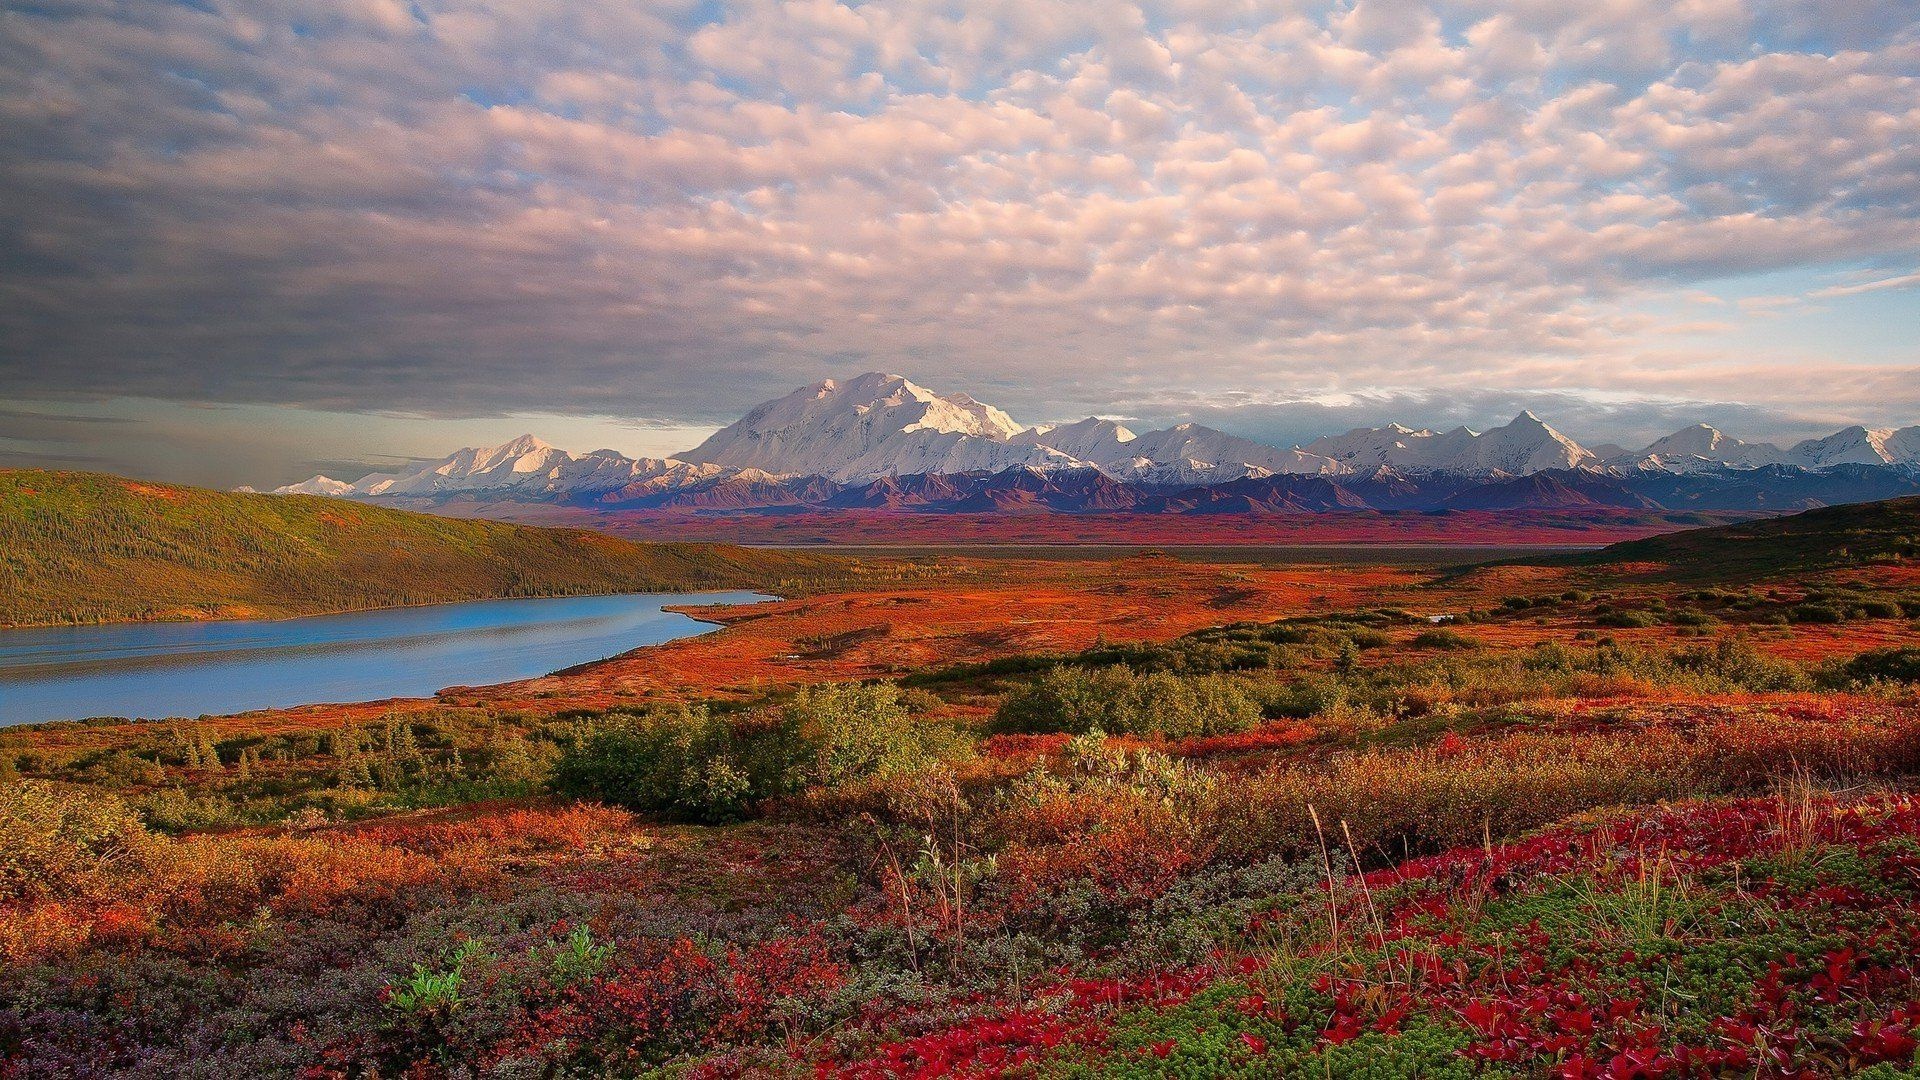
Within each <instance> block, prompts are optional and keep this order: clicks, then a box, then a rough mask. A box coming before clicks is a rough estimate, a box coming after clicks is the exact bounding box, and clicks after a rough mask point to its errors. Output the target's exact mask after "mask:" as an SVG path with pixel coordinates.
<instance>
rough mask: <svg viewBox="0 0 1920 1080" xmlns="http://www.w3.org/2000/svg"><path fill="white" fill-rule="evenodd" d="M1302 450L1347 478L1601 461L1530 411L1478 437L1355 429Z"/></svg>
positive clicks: (1529, 469) (1397, 428) (1517, 472)
mask: <svg viewBox="0 0 1920 1080" xmlns="http://www.w3.org/2000/svg"><path fill="white" fill-rule="evenodd" d="M1301 450H1303V451H1304V452H1306V453H1308V454H1314V455H1318V456H1320V457H1324V458H1328V459H1330V460H1332V461H1334V462H1336V463H1338V465H1339V466H1340V471H1342V472H1348V473H1371V472H1375V471H1377V470H1379V469H1383V468H1384V469H1391V470H1393V471H1395V472H1398V473H1403V474H1407V475H1417V474H1420V473H1460V474H1463V475H1468V476H1490V475H1493V474H1496V473H1501V474H1506V475H1509V476H1524V475H1526V474H1528V473H1536V472H1541V471H1543V470H1546V469H1577V468H1580V467H1581V466H1583V465H1588V464H1592V463H1594V462H1595V461H1596V460H1597V459H1596V458H1595V457H1594V456H1593V454H1591V453H1589V452H1588V451H1587V450H1586V449H1585V448H1584V447H1582V446H1581V445H1580V444H1579V443H1576V442H1574V441H1573V440H1572V439H1569V438H1567V437H1566V436H1565V435H1562V434H1561V433H1560V432H1558V431H1555V430H1554V429H1553V428H1552V427H1550V426H1549V425H1547V424H1546V423H1545V422H1544V421H1542V420H1541V419H1540V418H1539V417H1537V416H1535V415H1533V413H1531V412H1523V413H1521V414H1520V415H1519V416H1516V417H1514V418H1513V420H1512V421H1511V422H1510V423H1508V424H1506V425H1505V426H1503V427H1497V428H1491V429H1489V430H1487V431H1485V432H1476V431H1473V430H1471V429H1469V428H1464V427H1459V428H1454V429H1453V430H1452V431H1443V432H1434V431H1428V430H1426V429H1424V428H1421V429H1417V430H1416V429H1414V428H1409V427H1403V426H1401V425H1399V424H1389V425H1387V426H1386V427H1383V428H1356V429H1354V430H1353V431H1349V432H1347V433H1346V434H1344V435H1329V436H1325V437H1323V438H1319V439H1315V440H1314V441H1312V442H1310V443H1308V444H1307V445H1306V446H1304V447H1301Z"/></svg>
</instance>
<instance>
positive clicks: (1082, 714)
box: [994, 667, 1260, 738]
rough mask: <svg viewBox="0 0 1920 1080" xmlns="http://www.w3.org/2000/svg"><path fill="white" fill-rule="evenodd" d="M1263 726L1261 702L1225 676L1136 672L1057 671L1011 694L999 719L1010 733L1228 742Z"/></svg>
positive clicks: (998, 724) (1119, 669) (1001, 727)
mask: <svg viewBox="0 0 1920 1080" xmlns="http://www.w3.org/2000/svg"><path fill="white" fill-rule="evenodd" d="M1259 722H1260V704H1259V701H1258V700H1257V699H1256V698H1255V697H1254V695H1253V694H1252V693H1250V692H1249V690H1248V688H1247V686H1246V685H1245V684H1244V683H1242V682H1241V681H1239V680H1237V679H1233V678H1231V677H1228V676H1224V675H1189V676H1181V675H1174V674H1171V673H1168V672H1163V671H1156V672H1149V673H1147V674H1144V675H1141V674H1137V673H1135V672H1134V671H1133V670H1132V669H1131V668H1124V667H1114V668H1097V669H1089V668H1078V667H1061V668H1054V669H1053V670H1051V671H1048V672H1046V673H1044V674H1042V675H1041V676H1040V678H1039V679H1037V680H1035V681H1034V682H1032V683H1029V684H1028V685H1027V686H1025V687H1022V688H1021V689H1019V690H1016V691H1015V692H1013V693H1011V694H1009V695H1007V697H1006V699H1005V700H1004V701H1003V702H1002V703H1001V705H1000V709H999V712H998V713H997V714H996V715H995V717H994V724H995V727H996V728H998V729H999V730H1001V731H1010V732H1027V733H1039V732H1067V733H1070V734H1075V735H1083V734H1086V733H1087V732H1090V731H1104V732H1106V733H1108V734H1111V735H1152V734H1157V735H1165V736H1168V737H1171V738H1181V737H1185V736H1189V735H1224V734H1230V733H1233V732H1239V731H1248V730H1251V729H1252V728H1253V727H1254V726H1255V725H1257V724H1258V723H1259Z"/></svg>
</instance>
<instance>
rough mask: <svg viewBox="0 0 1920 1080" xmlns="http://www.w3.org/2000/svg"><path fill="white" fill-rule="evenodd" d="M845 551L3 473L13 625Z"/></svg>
mask: <svg viewBox="0 0 1920 1080" xmlns="http://www.w3.org/2000/svg"><path fill="white" fill-rule="evenodd" d="M839 562H840V561H839V560H836V559H833V558H831V557H825V556H814V555H795V554H786V553H781V552H769V551H758V550H754V549H749V548H740V547H732V546H727V545H719V544H653V543H645V544H643V543H633V542H630V541H625V540H619V539H615V538H613V537H609V536H604V535H601V534H599V533H592V532H585V531H580V530H573V529H543V528H534V527H531V526H525V525H506V524H501V523H497V522H487V521H470V520H459V519H454V518H443V517H435V516H432V515H429V514H416V513H410V512H407V511H403V510H389V509H383V508H379V507H372V506H362V505H358V504H354V503H348V502H344V501H340V500H336V499H323V498H315V497H310V496H269V495H236V494H229V493H225V492H218V491H207V490H203V489H199V488H188V487H173V486H169V485H162V484H149V483H142V482H137V481H132V480H125V479H122V478H119V477H114V476H104V475H99V474H94V473H69V472H39V471H0V625H34V624H45V623H62V622H106V621H117V620H135V619H163V618H181V617H187V618H197V617H239V616H250V615H268V616H284V615H302V614H313V613H316V612H323V611H345V610H353V609H359V608H370V607H391V606H398V605H405V604H426V603H441V602H448V601H455V600H472V599H481V598H491V597H508V596H562V595H574V594H582V593H609V592H646V591H655V592H658V591H681V590H688V589H707V588H732V587H748V586H752V587H761V588H770V587H777V586H780V585H781V584H783V583H791V582H796V581H802V580H805V579H808V578H810V577H814V576H818V575H823V574H831V573H832V572H833V570H834V568H835V567H836V566H838V565H839Z"/></svg>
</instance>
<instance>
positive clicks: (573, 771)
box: [551, 684, 959, 822]
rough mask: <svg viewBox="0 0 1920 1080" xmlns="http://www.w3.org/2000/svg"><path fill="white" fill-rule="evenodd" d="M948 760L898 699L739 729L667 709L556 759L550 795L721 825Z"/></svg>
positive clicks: (698, 710)
mask: <svg viewBox="0 0 1920 1080" xmlns="http://www.w3.org/2000/svg"><path fill="white" fill-rule="evenodd" d="M957 752H959V742H958V739H957V738H956V736H955V734H954V733H953V732H952V731H951V730H950V729H947V728H945V727H942V726H939V725H933V724H929V723H927V722H925V721H922V720H919V719H916V718H915V717H914V716H913V715H912V713H911V712H910V710H909V709H908V708H907V706H906V704H904V703H903V701H902V699H901V693H900V689H899V688H898V687H896V686H893V685H892V684H880V685H875V686H859V685H828V686H820V687H813V688H809V689H805V690H802V691H801V692H800V693H799V694H798V695H797V696H796V697H795V698H794V699H793V700H792V701H791V702H790V703H789V704H787V705H786V706H785V707H784V708H781V709H779V710H776V711H762V712H758V713H753V714H749V715H746V716H742V717H737V718H734V717H726V716H721V715H716V714H715V713H713V712H711V711H709V710H708V709H706V708H704V707H699V706H694V707H687V706H676V707H673V708H668V709H660V710H656V711H653V712H649V713H645V714H642V715H639V716H634V717H620V718H615V719H611V720H609V721H608V722H606V723H605V724H603V725H600V726H598V727H596V728H593V729H591V730H590V731H589V732H588V733H587V734H586V735H585V737H584V738H582V739H580V740H579V741H578V742H576V743H575V745H573V746H571V747H569V748H568V749H567V750H566V751H564V752H563V753H562V754H561V756H560V759H559V761H558V762H556V763H555V765H554V771H553V779H552V781H551V786H552V788H553V790H554V791H555V792H557V793H559V794H561V795H565V796H568V797H571V798H576V799H591V800H596V801H600V802H606V803H612V804H614V805H618V806H624V807H627V808H629V809H632V810H639V811H642V812H644V813H649V814H655V815H658V816H661V817H666V818H671V819H674V820H685V821H707V822H719V821H730V820H734V819H737V818H740V817H742V816H744V815H745V814H746V813H747V812H748V811H749V809H750V808H751V807H752V805H753V804H754V803H757V802H759V801H760V800H763V799H767V798H771V797H774V796H778V795H788V794H792V793H794V792H796V791H799V790H801V789H803V788H805V787H807V786H809V785H823V786H833V785H838V784H843V783H847V782H850V781H855V780H862V779H867V778H872V777H886V776H889V775H892V774H895V773H900V772H906V771H909V770H913V769H919V768H922V767H924V766H925V765H927V764H929V763H931V762H933V761H935V760H938V759H939V758H941V757H943V756H948V755H952V754H955V753H957Z"/></svg>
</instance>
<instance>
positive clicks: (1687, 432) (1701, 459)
mask: <svg viewBox="0 0 1920 1080" xmlns="http://www.w3.org/2000/svg"><path fill="white" fill-rule="evenodd" d="M1786 460H1787V455H1786V453H1785V452H1784V451H1782V450H1781V449H1780V448H1779V447H1777V446H1774V445H1773V444H1771V443H1749V442H1741V441H1740V440H1739V439H1736V438H1734V437H1732V436H1730V435H1727V434H1725V433H1724V432H1722V431H1720V429H1718V428H1715V427H1711V426H1709V425H1707V424H1695V425H1693V426H1692V427H1686V428H1681V429H1680V430H1679V431H1676V432H1674V433H1673V434H1671V435H1668V436H1666V437H1664V438H1660V439H1655V440H1654V441H1653V442H1652V443H1651V444H1649V445H1648V446H1647V448H1646V449H1645V450H1642V451H1640V452H1639V453H1637V454H1624V455H1620V456H1619V457H1617V458H1615V459H1614V460H1611V461H1609V464H1616V465H1622V466H1627V467H1630V468H1638V469H1661V470H1664V471H1666V472H1674V473H1690V472H1698V471H1700V470H1701V469H1714V468H1733V469H1757V468H1759V467H1760V466H1762V465H1778V464H1781V463H1783V462H1785V461H1786Z"/></svg>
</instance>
